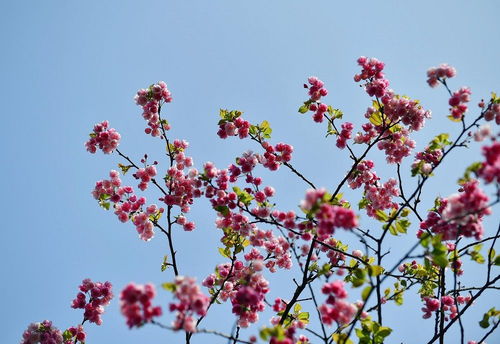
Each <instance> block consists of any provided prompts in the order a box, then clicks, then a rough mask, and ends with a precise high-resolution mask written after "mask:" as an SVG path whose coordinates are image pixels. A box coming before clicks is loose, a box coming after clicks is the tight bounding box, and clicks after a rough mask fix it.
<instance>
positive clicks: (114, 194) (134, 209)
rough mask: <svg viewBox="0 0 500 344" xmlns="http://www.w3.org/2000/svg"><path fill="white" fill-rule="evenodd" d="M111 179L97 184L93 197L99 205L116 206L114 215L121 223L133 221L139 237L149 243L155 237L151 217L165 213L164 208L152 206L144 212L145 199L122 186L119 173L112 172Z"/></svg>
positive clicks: (129, 188) (127, 187)
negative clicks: (111, 204)
mask: <svg viewBox="0 0 500 344" xmlns="http://www.w3.org/2000/svg"><path fill="white" fill-rule="evenodd" d="M109 176H110V178H111V179H109V180H108V179H104V180H100V181H98V182H96V184H95V187H94V190H93V191H92V195H93V196H94V198H95V199H96V200H98V201H99V203H100V204H101V205H102V206H103V207H105V208H109V206H110V203H109V202H112V203H113V204H114V210H115V211H114V213H115V215H116V216H117V217H118V219H119V220H120V221H121V222H127V221H128V220H129V219H132V223H133V224H134V225H135V226H136V230H137V233H138V234H139V237H140V238H141V239H142V240H144V241H149V240H151V239H152V238H153V236H154V230H153V228H154V224H153V222H152V221H151V220H150V216H159V214H161V213H163V211H164V210H163V208H158V207H157V206H156V205H154V204H152V205H150V206H148V207H146V210H145V211H144V210H143V206H144V205H145V204H146V199H145V198H144V197H137V196H136V195H135V194H134V190H133V188H132V187H131V186H122V181H121V179H120V175H119V173H118V172H117V171H115V170H111V172H110V173H109Z"/></svg>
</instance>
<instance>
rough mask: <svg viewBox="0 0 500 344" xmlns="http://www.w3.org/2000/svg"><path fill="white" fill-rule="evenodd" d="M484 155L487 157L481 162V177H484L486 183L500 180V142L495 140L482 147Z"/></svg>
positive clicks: (479, 171) (479, 173)
mask: <svg viewBox="0 0 500 344" xmlns="http://www.w3.org/2000/svg"><path fill="white" fill-rule="evenodd" d="M482 150H483V155H484V157H485V158H486V160H485V161H483V162H482V163H481V167H480V168H479V170H478V171H477V173H478V175H479V177H481V178H483V179H484V181H485V182H486V184H489V183H492V182H494V181H496V182H497V183H499V182H500V142H498V141H495V142H493V144H492V145H491V146H484V147H483V148H482Z"/></svg>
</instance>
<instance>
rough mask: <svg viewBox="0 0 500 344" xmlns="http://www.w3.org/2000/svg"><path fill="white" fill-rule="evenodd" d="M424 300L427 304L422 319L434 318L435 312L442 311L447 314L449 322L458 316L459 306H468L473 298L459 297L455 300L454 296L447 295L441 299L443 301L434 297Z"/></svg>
mask: <svg viewBox="0 0 500 344" xmlns="http://www.w3.org/2000/svg"><path fill="white" fill-rule="evenodd" d="M422 300H423V301H424V303H425V305H424V307H422V312H424V314H423V316H422V318H424V319H428V318H430V317H431V316H432V313H433V312H436V311H437V310H439V309H441V310H443V312H447V314H446V313H445V317H444V319H445V320H446V321H448V320H449V319H453V318H455V317H456V316H457V315H458V309H457V304H459V305H461V304H464V303H465V304H467V303H469V302H470V300H471V297H470V296H461V295H459V296H457V297H456V298H454V297H453V296H450V295H445V296H442V297H441V301H440V300H438V299H436V298H433V297H424V298H423V299H422Z"/></svg>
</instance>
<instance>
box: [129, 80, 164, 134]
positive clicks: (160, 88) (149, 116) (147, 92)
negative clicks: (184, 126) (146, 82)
mask: <svg viewBox="0 0 500 344" xmlns="http://www.w3.org/2000/svg"><path fill="white" fill-rule="evenodd" d="M134 100H135V102H136V104H137V105H139V106H141V107H142V111H143V112H142V117H143V118H144V119H145V120H146V121H147V122H148V128H146V129H145V132H146V134H151V136H161V135H162V130H169V129H170V126H169V125H168V123H167V122H166V121H164V120H163V121H162V120H160V108H161V106H162V104H164V103H170V102H171V101H172V95H171V93H170V91H169V90H168V88H167V84H166V83H165V82H163V81H159V82H157V83H156V84H153V85H151V86H149V87H148V88H147V89H144V88H143V89H140V90H139V91H137V94H136V96H135V97H134Z"/></svg>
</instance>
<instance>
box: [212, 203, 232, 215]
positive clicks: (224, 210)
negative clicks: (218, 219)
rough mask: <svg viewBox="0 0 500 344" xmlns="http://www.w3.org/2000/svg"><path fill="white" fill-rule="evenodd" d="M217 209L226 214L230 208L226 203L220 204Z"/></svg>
mask: <svg viewBox="0 0 500 344" xmlns="http://www.w3.org/2000/svg"><path fill="white" fill-rule="evenodd" d="M214 209H215V211H217V212H219V213H221V214H222V215H224V216H227V215H229V208H228V207H227V206H225V205H218V206H215V207H214Z"/></svg>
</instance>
